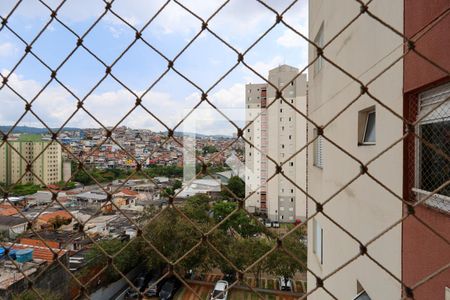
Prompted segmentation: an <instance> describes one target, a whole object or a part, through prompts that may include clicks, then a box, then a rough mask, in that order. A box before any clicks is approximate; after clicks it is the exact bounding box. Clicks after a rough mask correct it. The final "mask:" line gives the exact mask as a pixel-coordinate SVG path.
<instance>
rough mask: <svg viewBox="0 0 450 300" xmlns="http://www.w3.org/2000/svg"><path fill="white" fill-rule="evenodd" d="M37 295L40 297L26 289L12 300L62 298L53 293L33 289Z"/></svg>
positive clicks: (56, 299)
mask: <svg viewBox="0 0 450 300" xmlns="http://www.w3.org/2000/svg"><path fill="white" fill-rule="evenodd" d="M35 290H36V292H37V293H39V295H40V297H39V296H38V295H37V294H36V292H35V291H33V290H31V289H28V290H26V291H24V292H22V293H20V294H15V295H13V296H12V299H13V300H35V299H45V300H60V299H62V297H61V296H60V295H58V294H56V293H55V292H53V291H49V290H42V289H35Z"/></svg>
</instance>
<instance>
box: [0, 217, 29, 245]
mask: <svg viewBox="0 0 450 300" xmlns="http://www.w3.org/2000/svg"><path fill="white" fill-rule="evenodd" d="M27 226H28V221H27V220H26V219H24V218H22V217H15V216H2V215H0V233H2V232H3V233H4V234H5V236H6V237H7V238H9V239H14V238H16V237H17V236H18V235H20V234H22V233H23V232H25V231H26V230H27Z"/></svg>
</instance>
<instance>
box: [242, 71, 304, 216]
mask: <svg viewBox="0 0 450 300" xmlns="http://www.w3.org/2000/svg"><path fill="white" fill-rule="evenodd" d="M298 72H299V70H298V69H297V68H294V67H291V66H288V65H282V66H279V67H277V68H275V69H273V70H270V71H269V77H268V81H269V82H271V83H272V84H273V85H274V86H276V87H277V88H279V89H281V88H283V87H284V86H285V85H288V86H287V87H286V88H285V89H284V90H283V97H284V98H285V100H287V101H288V102H289V104H288V103H286V102H284V101H282V100H281V99H276V89H275V88H274V87H273V86H271V85H269V84H267V83H263V84H248V85H246V91H245V103H246V123H247V124H249V123H251V125H250V126H248V128H247V129H246V131H245V133H244V136H245V138H246V139H247V140H248V141H249V143H250V144H246V146H245V155H246V156H245V167H246V174H245V181H246V196H247V197H248V199H247V200H246V208H247V209H248V210H249V211H251V212H260V213H262V214H266V215H267V217H268V218H269V219H270V220H272V221H279V222H294V221H295V220H297V219H304V218H305V217H306V196H305V194H304V193H303V192H302V191H301V190H300V189H298V188H297V187H296V186H295V185H294V184H293V183H292V182H294V183H295V184H296V185H298V186H299V187H301V188H302V189H303V190H305V187H306V171H305V170H306V151H305V150H304V151H302V152H300V153H297V151H298V150H299V149H301V148H302V147H303V146H304V145H305V144H306V119H304V118H303V117H302V116H301V115H300V114H299V113H298V112H297V111H296V110H299V111H301V112H303V113H305V112H306V75H300V76H297V75H298ZM291 106H292V107H294V108H295V109H293V108H292V107H291ZM273 161H276V162H277V163H278V164H281V163H284V164H283V166H282V170H283V172H284V174H285V176H286V177H288V178H289V179H291V181H292V182H290V181H289V180H288V179H286V178H285V177H283V176H282V175H281V174H277V175H275V176H273V175H274V174H275V172H276V165H275V164H274V163H273ZM271 177H272V178H271Z"/></svg>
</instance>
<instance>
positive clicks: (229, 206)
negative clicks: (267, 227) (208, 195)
mask: <svg viewBox="0 0 450 300" xmlns="http://www.w3.org/2000/svg"><path fill="white" fill-rule="evenodd" d="M236 207H237V203H236V202H227V201H220V202H217V203H215V204H214V205H213V209H212V210H213V217H214V220H215V221H216V223H219V222H221V221H222V220H223V219H225V218H226V217H227V216H228V215H229V214H231V213H232V212H233V211H234V210H235V209H236ZM220 228H221V229H222V230H224V231H227V230H228V229H229V228H232V229H233V230H235V231H236V232H237V233H239V234H240V235H241V236H242V237H250V236H253V235H254V234H257V233H261V232H263V231H264V228H263V226H262V225H261V224H259V223H258V222H257V221H256V220H254V219H252V218H251V217H250V216H249V215H247V213H245V212H244V211H243V210H239V211H237V212H235V213H234V214H233V215H232V216H231V217H230V218H229V219H228V220H226V221H225V222H224V223H223V224H222V226H220Z"/></svg>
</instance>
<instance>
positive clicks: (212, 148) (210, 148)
mask: <svg viewBox="0 0 450 300" xmlns="http://www.w3.org/2000/svg"><path fill="white" fill-rule="evenodd" d="M202 151H203V155H205V154H207V153H215V152H218V151H219V150H217V148H216V146H213V145H206V146H204V147H203V149H202Z"/></svg>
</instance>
